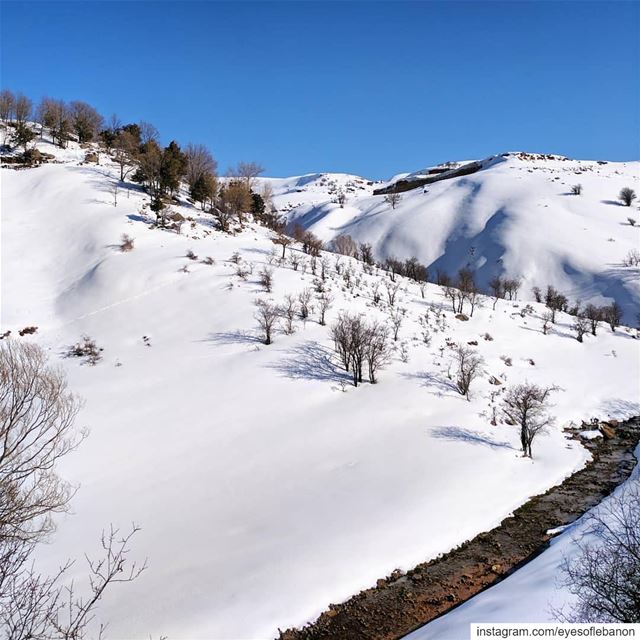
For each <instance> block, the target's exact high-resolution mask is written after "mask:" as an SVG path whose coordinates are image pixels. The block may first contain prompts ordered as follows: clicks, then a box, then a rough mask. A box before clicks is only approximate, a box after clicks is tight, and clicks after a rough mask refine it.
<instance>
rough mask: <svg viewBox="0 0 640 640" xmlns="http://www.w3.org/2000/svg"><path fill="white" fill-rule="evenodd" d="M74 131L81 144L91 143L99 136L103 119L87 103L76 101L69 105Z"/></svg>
mask: <svg viewBox="0 0 640 640" xmlns="http://www.w3.org/2000/svg"><path fill="white" fill-rule="evenodd" d="M69 108H70V112H71V122H72V123H73V129H74V131H75V133H76V135H77V136H78V141H79V142H91V141H92V140H94V139H95V138H96V136H97V135H98V131H99V130H100V128H101V127H102V124H103V122H104V119H103V117H102V116H101V115H100V114H99V113H98V112H97V111H96V110H95V109H94V108H93V107H92V106H91V105H90V104H87V103H86V102H81V101H79V100H76V101H74V102H72V103H71V104H70V105H69Z"/></svg>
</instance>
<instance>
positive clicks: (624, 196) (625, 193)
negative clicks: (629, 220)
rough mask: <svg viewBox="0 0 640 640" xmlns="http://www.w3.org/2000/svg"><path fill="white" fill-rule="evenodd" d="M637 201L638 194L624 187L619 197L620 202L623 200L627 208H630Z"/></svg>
mask: <svg viewBox="0 0 640 640" xmlns="http://www.w3.org/2000/svg"><path fill="white" fill-rule="evenodd" d="M635 199H636V192H635V191H634V190H633V189H631V188H629V187H624V189H621V190H620V194H619V195H618V200H621V201H622V203H623V204H624V205H625V206H626V207H630V206H631V203H632V202H633V201H634V200H635Z"/></svg>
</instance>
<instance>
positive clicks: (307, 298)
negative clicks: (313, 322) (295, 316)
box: [298, 288, 313, 320]
mask: <svg viewBox="0 0 640 640" xmlns="http://www.w3.org/2000/svg"><path fill="white" fill-rule="evenodd" d="M312 299H313V291H312V290H311V289H309V288H306V289H303V290H302V291H301V292H300V293H299V294H298V303H299V307H298V310H299V312H300V318H302V320H306V319H307V318H308V317H309V315H310V314H311V308H312V307H311V300H312Z"/></svg>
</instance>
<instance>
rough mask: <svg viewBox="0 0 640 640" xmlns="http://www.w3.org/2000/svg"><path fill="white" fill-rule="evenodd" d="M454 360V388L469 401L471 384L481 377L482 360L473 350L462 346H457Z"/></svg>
mask: <svg viewBox="0 0 640 640" xmlns="http://www.w3.org/2000/svg"><path fill="white" fill-rule="evenodd" d="M454 358H455V363H456V367H457V375H456V387H457V389H458V391H459V392H460V394H461V395H463V396H466V398H467V400H469V389H470V388H471V383H472V382H473V381H474V380H475V379H476V378H478V377H479V376H481V375H482V373H483V367H484V359H483V357H482V356H481V355H480V354H479V353H477V352H476V351H475V350H474V349H472V348H471V347H467V346H465V345H462V344H459V345H457V347H456V349H455V352H454Z"/></svg>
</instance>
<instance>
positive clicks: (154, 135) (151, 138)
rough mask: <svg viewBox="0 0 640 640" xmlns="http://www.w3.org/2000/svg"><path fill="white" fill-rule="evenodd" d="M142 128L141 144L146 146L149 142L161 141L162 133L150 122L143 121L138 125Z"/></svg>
mask: <svg viewBox="0 0 640 640" xmlns="http://www.w3.org/2000/svg"><path fill="white" fill-rule="evenodd" d="M138 127H139V128H140V144H141V145H146V144H148V143H149V142H158V140H159V139H160V132H159V131H158V130H157V129H156V128H155V126H154V125H152V124H151V123H150V122H145V121H144V120H141V121H140V122H139V123H138Z"/></svg>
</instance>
